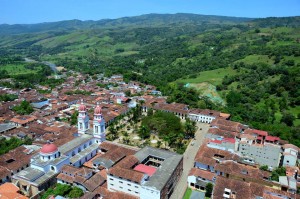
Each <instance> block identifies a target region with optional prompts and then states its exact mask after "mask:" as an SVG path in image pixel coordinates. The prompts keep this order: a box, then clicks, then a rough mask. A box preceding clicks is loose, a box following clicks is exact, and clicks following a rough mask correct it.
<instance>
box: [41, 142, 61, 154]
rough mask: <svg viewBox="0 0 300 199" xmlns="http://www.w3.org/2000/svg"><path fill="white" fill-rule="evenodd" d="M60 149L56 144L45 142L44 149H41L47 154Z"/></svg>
mask: <svg viewBox="0 0 300 199" xmlns="http://www.w3.org/2000/svg"><path fill="white" fill-rule="evenodd" d="M56 151H58V148H57V146H56V145H55V144H49V143H48V144H45V145H44V146H43V147H42V149H41V153H45V154H48V153H54V152H56Z"/></svg>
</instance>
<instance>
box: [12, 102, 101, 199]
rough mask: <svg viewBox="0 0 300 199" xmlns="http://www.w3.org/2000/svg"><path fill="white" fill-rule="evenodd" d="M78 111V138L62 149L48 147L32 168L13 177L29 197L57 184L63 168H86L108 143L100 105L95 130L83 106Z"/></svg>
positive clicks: (31, 165) (97, 107)
mask: <svg viewBox="0 0 300 199" xmlns="http://www.w3.org/2000/svg"><path fill="white" fill-rule="evenodd" d="M78 111H79V114H78V137H76V138H74V139H73V140H71V141H70V142H68V143H66V144H64V145H62V146H60V147H57V146H56V145H55V144H52V143H48V144H45V145H44V146H43V147H42V148H41V150H40V153H39V154H37V155H35V156H33V157H32V158H31V162H30V166H29V167H28V168H26V169H24V170H22V171H21V172H19V173H16V174H15V175H14V176H13V177H12V180H13V183H15V184H16V185H17V186H18V187H19V188H20V190H21V191H22V192H23V193H24V194H25V195H26V196H29V197H31V196H35V195H37V194H38V193H39V192H40V191H42V190H45V189H47V188H48V187H49V186H51V185H52V184H53V183H55V176H56V175H57V174H58V173H59V172H60V170H61V168H62V166H63V165H72V166H75V167H80V166H82V165H83V164H84V163H85V162H87V161H88V160H90V159H91V158H93V157H94V156H95V155H96V154H97V151H98V147H99V144H100V143H102V142H103V141H105V121H104V118H103V116H102V111H101V107H100V106H99V105H98V104H97V106H96V108H95V111H94V120H93V127H92V129H91V128H89V116H88V114H87V109H86V106H85V105H84V104H83V102H81V104H80V106H79V110H78Z"/></svg>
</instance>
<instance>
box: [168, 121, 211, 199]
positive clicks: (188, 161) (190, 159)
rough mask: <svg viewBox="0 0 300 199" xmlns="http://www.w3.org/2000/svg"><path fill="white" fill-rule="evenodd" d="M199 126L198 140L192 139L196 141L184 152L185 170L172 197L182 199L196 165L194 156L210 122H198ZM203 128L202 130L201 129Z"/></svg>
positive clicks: (172, 198)
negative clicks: (188, 178)
mask: <svg viewBox="0 0 300 199" xmlns="http://www.w3.org/2000/svg"><path fill="white" fill-rule="evenodd" d="M197 127H198V130H197V131H196V133H195V138H196V140H193V141H191V143H193V142H194V145H193V146H192V145H191V143H190V144H189V146H188V148H187V149H186V151H185V153H184V154H183V172H182V175H181V177H180V179H179V181H178V183H177V186H176V187H175V190H174V192H173V194H172V195H171V199H181V198H182V197H183V195H184V192H185V190H186V187H187V177H188V173H189V171H190V169H191V168H192V167H193V166H194V158H195V156H196V154H197V151H198V149H199V147H200V146H201V144H202V142H203V140H204V138H205V135H206V133H207V131H208V129H209V124H202V123H198V124H197ZM201 128H202V130H200V129H201Z"/></svg>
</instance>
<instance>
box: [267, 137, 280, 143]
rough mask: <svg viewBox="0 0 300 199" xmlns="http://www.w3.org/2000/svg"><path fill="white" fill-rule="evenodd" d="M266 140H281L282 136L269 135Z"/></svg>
mask: <svg viewBox="0 0 300 199" xmlns="http://www.w3.org/2000/svg"><path fill="white" fill-rule="evenodd" d="M266 140H267V141H271V142H274V141H279V140H280V138H279V137H275V136H270V135H269V136H267V137H266Z"/></svg>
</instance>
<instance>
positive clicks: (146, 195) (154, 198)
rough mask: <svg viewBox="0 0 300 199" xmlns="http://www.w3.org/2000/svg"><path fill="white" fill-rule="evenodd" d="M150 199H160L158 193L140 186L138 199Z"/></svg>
mask: <svg viewBox="0 0 300 199" xmlns="http://www.w3.org/2000/svg"><path fill="white" fill-rule="evenodd" d="M150 198H151V199H160V191H158V190H156V189H154V188H150V187H146V186H142V187H141V194H140V199H150Z"/></svg>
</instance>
